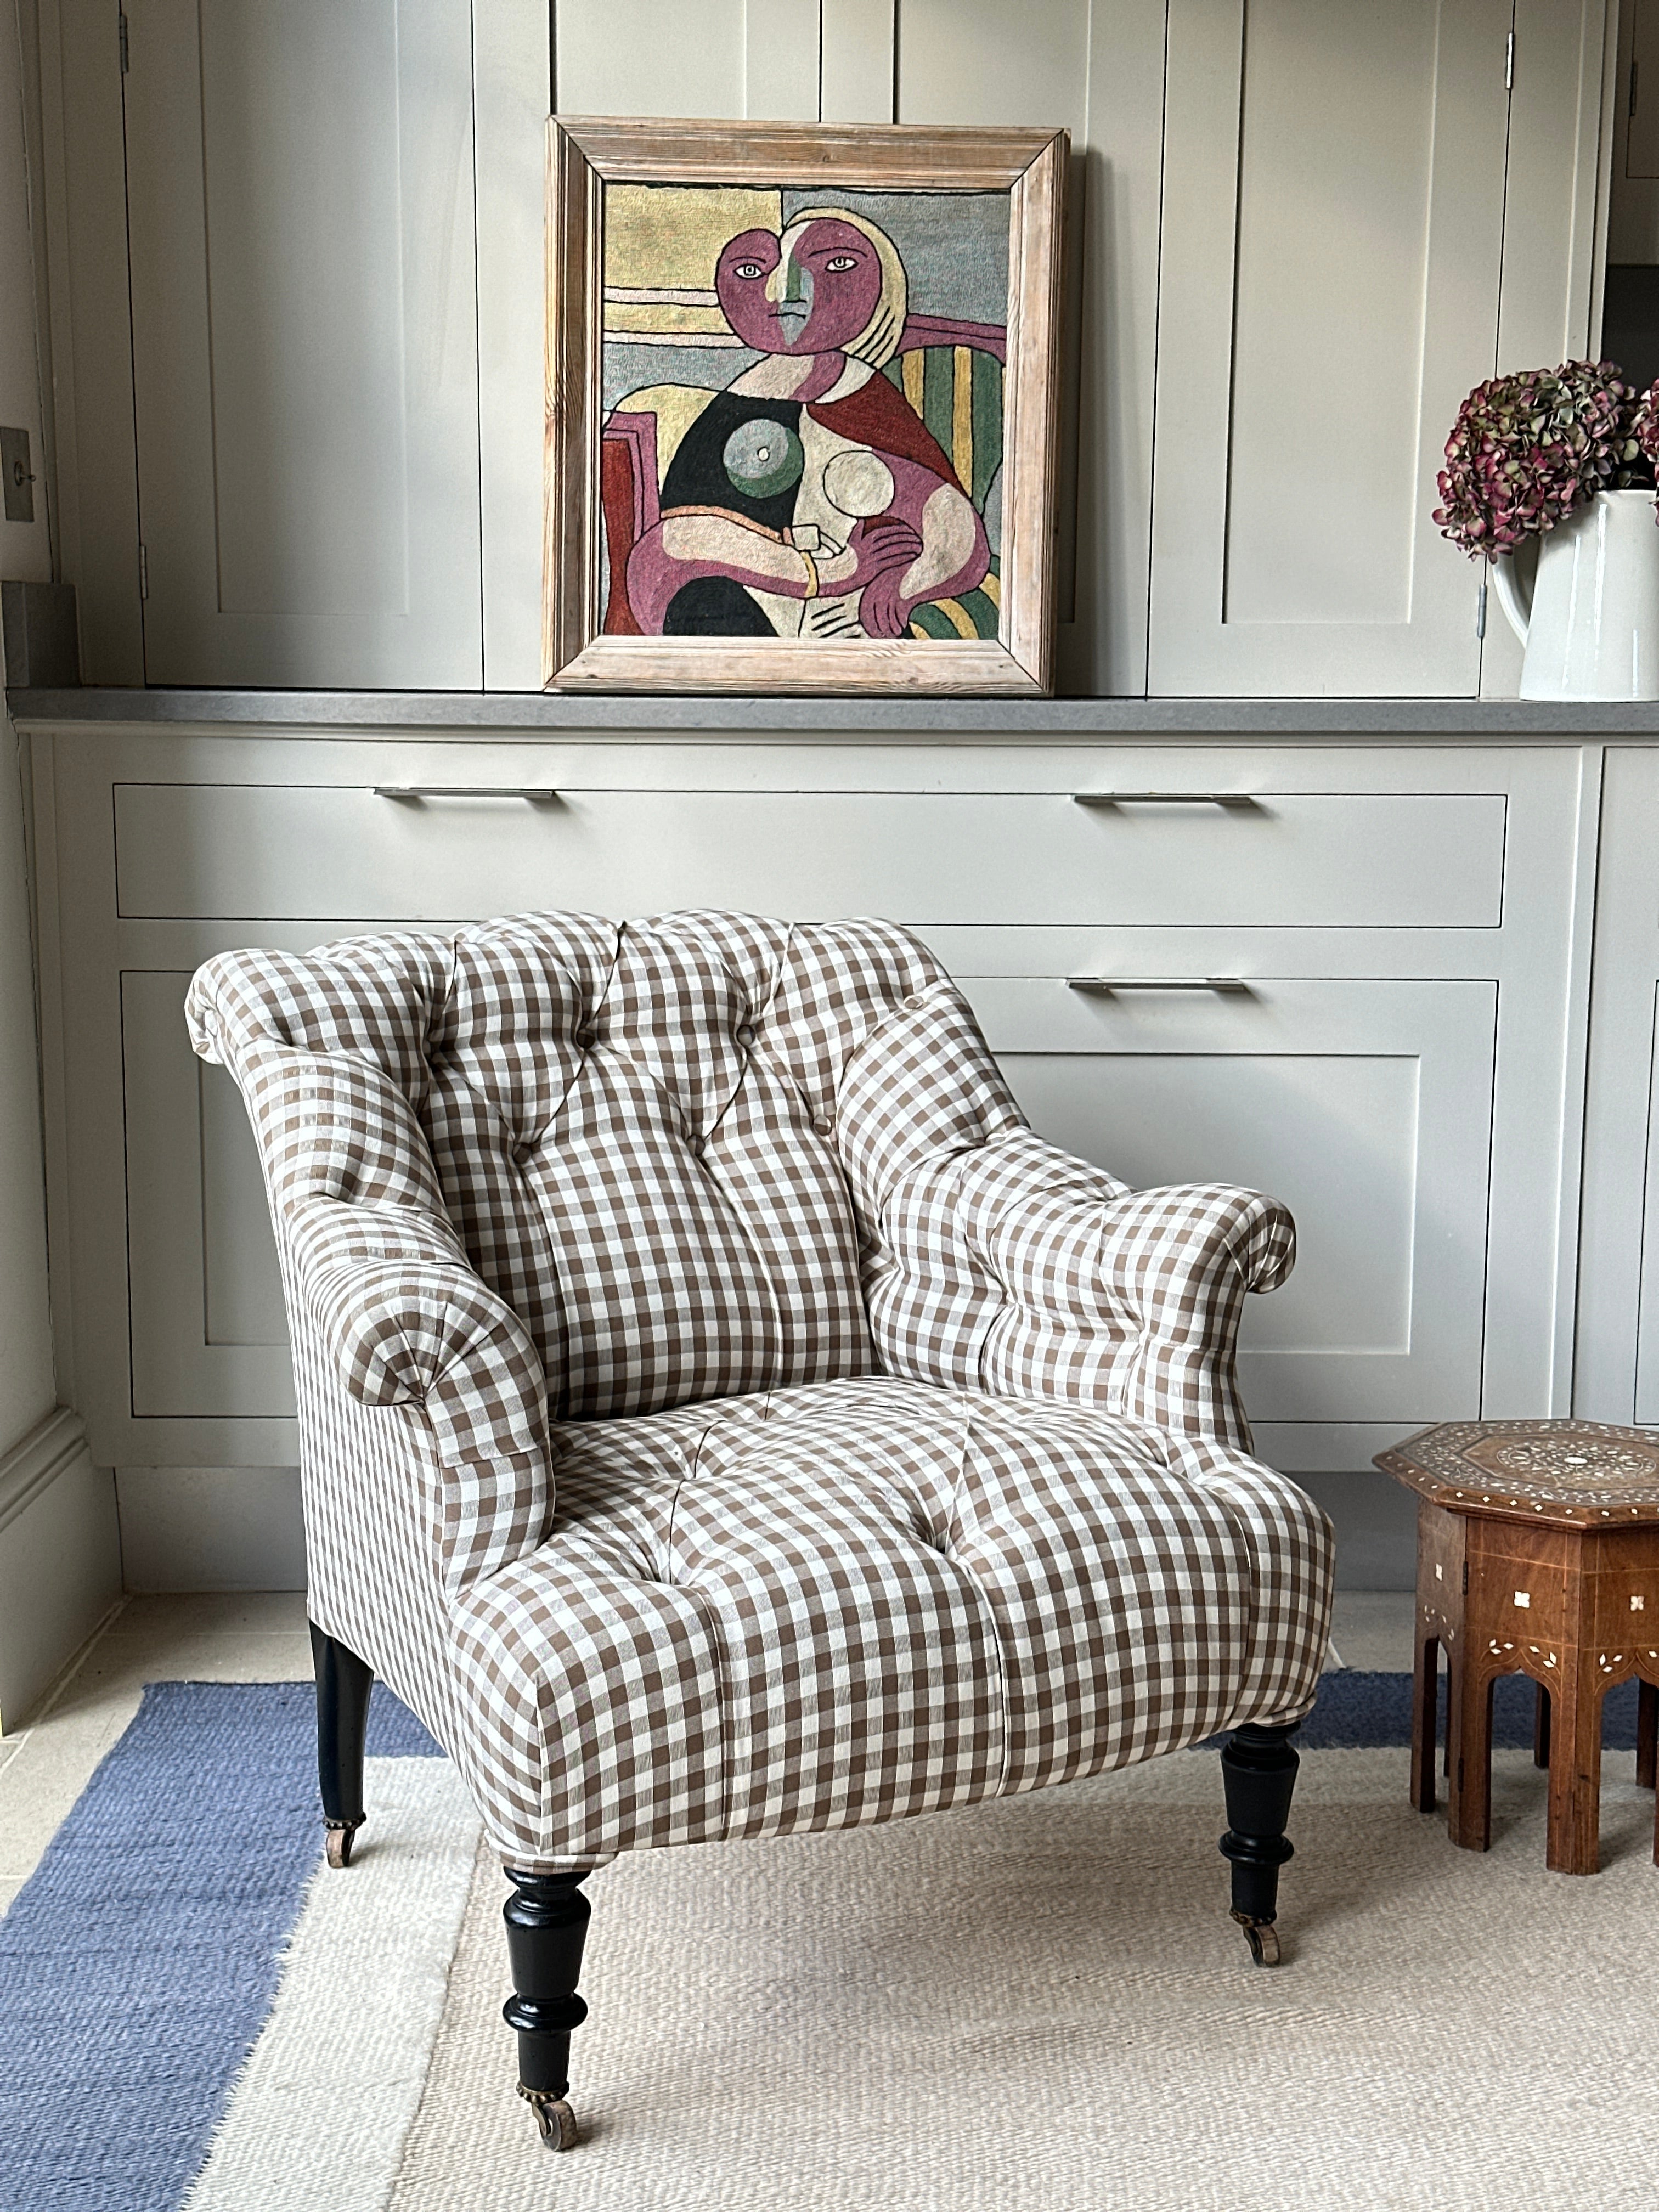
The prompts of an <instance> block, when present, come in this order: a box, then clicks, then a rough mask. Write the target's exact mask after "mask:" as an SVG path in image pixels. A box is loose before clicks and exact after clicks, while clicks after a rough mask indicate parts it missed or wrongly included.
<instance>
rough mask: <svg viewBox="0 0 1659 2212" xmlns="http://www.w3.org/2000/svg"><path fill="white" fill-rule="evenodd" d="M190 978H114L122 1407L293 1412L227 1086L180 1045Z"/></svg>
mask: <svg viewBox="0 0 1659 2212" xmlns="http://www.w3.org/2000/svg"><path fill="white" fill-rule="evenodd" d="M189 987H190V977H189V975H184V974H179V973H173V972H167V971H157V970H143V971H135V970H129V971H128V972H127V973H126V974H125V975H123V976H122V978H121V1064H122V1082H123V1091H124V1100H125V1113H126V1150H127V1158H126V1171H127V1172H126V1181H127V1250H128V1271H129V1278H130V1281H131V1304H130V1327H131V1354H132V1411H133V1413H134V1414H135V1415H136V1416H137V1417H138V1418H139V1419H144V1418H146V1417H156V1416H161V1417H166V1416H168V1415H185V1416H188V1415H203V1414H216V1413H218V1414H237V1415H243V1416H246V1415H259V1414H264V1415H276V1416H281V1415H284V1414H291V1413H293V1411H294V1377H293V1370H292V1367H291V1365H290V1363H289V1348H288V1324H287V1321H286V1318H285V1316H284V1314H283V1291H282V1283H281V1279H280V1278H279V1276H278V1273H277V1267H276V1245H275V1243H274V1241H273V1239H272V1237H271V1233H270V1214H269V1212H268V1210H267V1207H266V1204H265V1190H264V1178H263V1176H261V1174H260V1171H259V1159H258V1152H257V1151H256V1150H255V1147H254V1142H253V1133H252V1130H251V1129H250V1127H248V1121H247V1116H246V1113H245V1112H244V1110H243V1107H242V1102H241V1099H240V1097H239V1096H238V1094H237V1091H236V1086H235V1085H234V1083H233V1082H232V1080H231V1079H230V1077H229V1076H228V1074H227V1073H225V1071H224V1069H223V1068H222V1067H210V1066H207V1065H206V1063H205V1062H204V1061H202V1060H197V1057H196V1055H195V1054H194V1053H193V1052H192V1051H191V1048H190V1041H189V1037H188V1036H187V1034H186V1032H185V992H186V990H187V989H188V988H189Z"/></svg>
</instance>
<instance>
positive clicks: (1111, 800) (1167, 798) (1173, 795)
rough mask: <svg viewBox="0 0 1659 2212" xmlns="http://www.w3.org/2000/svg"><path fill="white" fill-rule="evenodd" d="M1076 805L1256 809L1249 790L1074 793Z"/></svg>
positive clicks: (1255, 801) (1254, 797)
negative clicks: (1251, 807) (1234, 807)
mask: <svg viewBox="0 0 1659 2212" xmlns="http://www.w3.org/2000/svg"><path fill="white" fill-rule="evenodd" d="M1072 798H1073V801H1074V802H1075V803H1076V805H1079V806H1240V807H1249V806H1259V805H1261V800H1260V799H1257V798H1256V796H1255V793H1253V792H1249V791H1074V792H1073V793H1072Z"/></svg>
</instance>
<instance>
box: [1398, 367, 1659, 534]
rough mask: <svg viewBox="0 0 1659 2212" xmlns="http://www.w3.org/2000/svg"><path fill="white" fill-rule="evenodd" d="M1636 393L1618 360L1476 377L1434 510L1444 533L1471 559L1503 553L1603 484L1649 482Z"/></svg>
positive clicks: (1449, 444)
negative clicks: (1635, 413) (1636, 414)
mask: <svg viewBox="0 0 1659 2212" xmlns="http://www.w3.org/2000/svg"><path fill="white" fill-rule="evenodd" d="M1656 389H1659V387H1656ZM1634 397H1635V394H1634V393H1633V392H1632V390H1631V388H1630V386H1628V385H1627V384H1626V382H1625V380H1624V377H1623V374H1622V373H1621V371H1620V369H1619V368H1618V367H1617V366H1616V364H1615V363H1613V362H1610V361H1602V362H1593V361H1566V362H1562V364H1561V366H1560V367H1559V368H1533V369H1527V370H1525V371H1523V372H1522V373H1521V374H1518V375H1514V376H1495V377H1492V378H1490V379H1489V380H1487V382H1486V383H1485V384H1478V385H1476V386H1475V388H1474V391H1473V392H1470V394H1469V396H1468V398H1467V399H1466V400H1465V401H1464V402H1463V404H1462V406H1461V407H1460V408H1459V409H1458V410H1457V421H1456V422H1455V424H1454V425H1453V428H1452V434H1451V436H1450V437H1449V439H1448V440H1447V441H1446V465H1445V467H1444V468H1443V470H1442V471H1440V475H1439V478H1438V483H1439V489H1440V497H1441V501H1442V502H1443V503H1442V504H1441V505H1440V506H1439V507H1437V508H1436V509H1435V511H1434V520H1436V521H1437V523H1438V524H1439V526H1440V528H1441V531H1442V532H1443V534H1444V535H1445V536H1446V537H1448V538H1450V539H1451V541H1452V543H1453V544H1454V545H1459V546H1462V549H1463V550H1464V551H1465V552H1466V553H1468V555H1469V556H1471V557H1472V558H1480V559H1483V560H1487V561H1496V560H1497V559H1498V557H1499V556H1500V555H1502V554H1504V553H1512V552H1513V551H1514V550H1515V549H1516V546H1517V545H1519V544H1522V542H1523V541H1524V540H1525V539H1526V538H1539V537H1541V536H1542V535H1543V534H1544V532H1546V531H1549V530H1553V529H1554V527H1555V526H1556V525H1557V523H1559V522H1565V520H1566V519H1567V517H1568V516H1569V515H1570V514H1571V513H1572V512H1573V511H1574V509H1575V508H1577V507H1582V506H1583V504H1584V502H1585V501H1587V500H1589V499H1592V498H1594V497H1595V494H1596V493H1597V492H1598V491H1612V490H1620V489H1626V488H1628V487H1629V486H1630V485H1632V483H1639V482H1643V481H1644V480H1646V479H1647V478H1648V477H1650V471H1649V470H1648V469H1646V468H1644V465H1643V464H1644V456H1646V458H1647V459H1649V460H1652V459H1654V458H1655V453H1654V452H1653V451H1652V450H1650V448H1649V447H1645V446H1644V445H1643V444H1642V443H1641V441H1640V437H1639V435H1638V432H1637V429H1636V425H1635V422H1634V421H1633V420H1632V407H1631V403H1632V399H1633V398H1634ZM1652 397H1653V395H1652V393H1650V394H1649V399H1651V398H1652ZM1643 404H1644V406H1645V405H1646V404H1647V402H1646V401H1644V403H1643ZM1638 412H1639V410H1638ZM1653 427H1654V431H1655V441H1656V447H1659V422H1656V423H1655V424H1654V426H1653Z"/></svg>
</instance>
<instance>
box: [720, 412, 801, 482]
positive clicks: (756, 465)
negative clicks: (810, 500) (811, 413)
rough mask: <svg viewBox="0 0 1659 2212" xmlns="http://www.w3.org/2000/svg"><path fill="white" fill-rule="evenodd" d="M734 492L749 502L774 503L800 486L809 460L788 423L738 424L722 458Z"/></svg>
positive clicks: (765, 419) (762, 419)
mask: <svg viewBox="0 0 1659 2212" xmlns="http://www.w3.org/2000/svg"><path fill="white" fill-rule="evenodd" d="M721 458H722V459H723V460H724V461H725V463H726V475H727V476H728V477H730V479H731V481H732V488H733V489H734V490H737V491H741V492H747V494H748V495H749V496H750V499H775V498H776V496H777V495H778V494H779V493H780V492H781V491H787V490H788V489H789V487H790V485H791V484H793V483H799V482H800V472H801V470H802V469H803V467H805V460H806V456H805V454H804V453H802V451H801V443H800V440H799V438H798V437H797V436H796V435H795V434H794V432H793V430H792V429H791V428H789V425H788V424H787V422H773V421H772V420H771V418H770V417H769V416H765V415H757V416H752V417H751V418H750V421H748V422H739V423H738V427H737V428H736V429H735V430H734V431H733V432H732V435H731V436H730V437H729V438H728V439H727V440H726V452H725V453H724V454H723V455H722V456H721Z"/></svg>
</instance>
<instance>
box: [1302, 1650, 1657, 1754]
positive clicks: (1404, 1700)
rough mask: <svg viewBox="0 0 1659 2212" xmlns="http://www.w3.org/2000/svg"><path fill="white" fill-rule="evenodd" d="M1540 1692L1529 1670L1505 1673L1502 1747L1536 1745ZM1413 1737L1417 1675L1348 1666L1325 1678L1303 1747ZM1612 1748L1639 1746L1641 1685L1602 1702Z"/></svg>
mask: <svg viewBox="0 0 1659 2212" xmlns="http://www.w3.org/2000/svg"><path fill="white" fill-rule="evenodd" d="M1536 1700H1537V1692H1536V1691H1535V1690H1534V1687H1533V1685H1532V1684H1531V1682H1529V1681H1528V1680H1527V1678H1526V1676H1525V1675H1524V1674H1504V1675H1503V1676H1500V1678H1499V1679H1498V1681H1497V1682H1495V1683H1494V1684H1493V1686H1492V1747H1493V1749H1494V1750H1496V1751H1530V1750H1531V1749H1532V1720H1533V1711H1534V1705H1535V1704H1536ZM1439 1711H1440V1719H1439V1728H1440V1739H1441V1741H1442V1742H1443V1741H1445V1729H1446V1678H1445V1676H1444V1675H1442V1676H1441V1677H1440V1705H1439ZM1411 1740H1412V1678H1411V1676H1410V1675H1409V1674H1364V1673H1362V1672H1361V1671H1360V1670H1359V1669H1358V1668H1342V1669H1340V1671H1339V1672H1337V1673H1336V1674H1324V1675H1322V1676H1321V1677H1320V1682H1319V1703H1318V1704H1317V1705H1316V1706H1315V1707H1314V1709H1313V1711H1312V1712H1311V1713H1310V1715H1309V1716H1308V1717H1307V1719H1306V1720H1305V1721H1304V1722H1303V1723H1302V1733H1301V1734H1300V1735H1298V1736H1297V1739H1296V1741H1297V1749H1298V1750H1301V1751H1376V1750H1383V1749H1387V1748H1389V1747H1393V1746H1407V1745H1409V1744H1410V1742H1411ZM1601 1745H1602V1748H1603V1749H1604V1750H1606V1751H1633V1750H1634V1749H1635V1748H1636V1685H1635V1683H1634V1682H1633V1681H1631V1682H1620V1684H1619V1685H1618V1686H1617V1687H1616V1688H1615V1689H1612V1690H1609V1691H1608V1692H1607V1696H1606V1697H1605V1698H1604V1699H1603V1700H1602V1702H1601Z"/></svg>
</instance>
